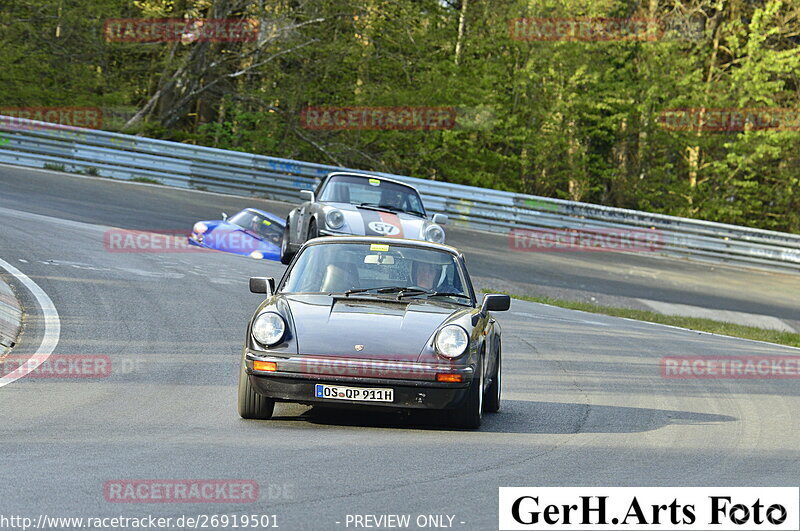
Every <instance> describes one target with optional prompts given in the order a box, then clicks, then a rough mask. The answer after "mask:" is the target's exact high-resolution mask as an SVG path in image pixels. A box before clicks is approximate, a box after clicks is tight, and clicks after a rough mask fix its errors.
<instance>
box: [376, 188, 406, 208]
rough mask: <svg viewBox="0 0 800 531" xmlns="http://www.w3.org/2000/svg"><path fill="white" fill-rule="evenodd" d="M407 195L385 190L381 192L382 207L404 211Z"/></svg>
mask: <svg viewBox="0 0 800 531" xmlns="http://www.w3.org/2000/svg"><path fill="white" fill-rule="evenodd" d="M403 203H405V194H404V193H403V192H399V191H397V190H383V191H382V192H381V205H382V206H388V207H392V208H397V209H400V210H404V209H405V207H404V206H403Z"/></svg>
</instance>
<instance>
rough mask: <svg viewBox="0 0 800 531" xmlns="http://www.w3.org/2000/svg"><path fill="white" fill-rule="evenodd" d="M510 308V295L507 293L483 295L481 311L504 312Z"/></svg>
mask: <svg viewBox="0 0 800 531" xmlns="http://www.w3.org/2000/svg"><path fill="white" fill-rule="evenodd" d="M509 308H511V297H510V296H508V295H500V294H489V295H486V296H484V297H483V305H482V306H481V311H482V312H505V311H506V310H508V309H509Z"/></svg>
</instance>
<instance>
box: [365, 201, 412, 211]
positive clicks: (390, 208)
mask: <svg viewBox="0 0 800 531" xmlns="http://www.w3.org/2000/svg"><path fill="white" fill-rule="evenodd" d="M358 206H359V207H361V208H374V209H377V210H388V211H389V212H406V210H405V209H403V208H399V207H396V206H392V205H379V204H376V203H359V204H358Z"/></svg>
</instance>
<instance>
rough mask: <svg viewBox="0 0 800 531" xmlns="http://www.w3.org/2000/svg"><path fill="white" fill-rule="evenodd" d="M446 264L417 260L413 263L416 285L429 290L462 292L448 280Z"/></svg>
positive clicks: (413, 276)
mask: <svg viewBox="0 0 800 531" xmlns="http://www.w3.org/2000/svg"><path fill="white" fill-rule="evenodd" d="M445 267H446V266H444V265H441V264H435V263H432V262H423V261H416V262H414V263H413V264H412V267H411V269H412V271H411V272H412V278H413V279H414V282H413V284H414V286H416V287H419V288H423V289H426V290H429V291H440V292H444V293H454V292H455V293H460V292H461V291H462V290H461V289H459V288H457V287H455V286H454V285H453V284H451V283H450V282H448V278H447V277H448V275H447V270H446V269H445Z"/></svg>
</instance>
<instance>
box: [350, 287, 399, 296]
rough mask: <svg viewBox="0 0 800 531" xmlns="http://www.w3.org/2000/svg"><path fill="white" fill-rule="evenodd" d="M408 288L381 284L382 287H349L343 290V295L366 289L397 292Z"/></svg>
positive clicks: (363, 291)
mask: <svg viewBox="0 0 800 531" xmlns="http://www.w3.org/2000/svg"><path fill="white" fill-rule="evenodd" d="M406 289H408V288H406V287H404V286H383V287H375V288H359V289H349V290H347V291H345V292H344V295H345V297H346V296H347V295H352V294H353V293H366V292H368V291H374V292H376V293H398V292H402V291H403V290H406Z"/></svg>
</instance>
